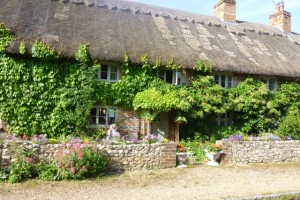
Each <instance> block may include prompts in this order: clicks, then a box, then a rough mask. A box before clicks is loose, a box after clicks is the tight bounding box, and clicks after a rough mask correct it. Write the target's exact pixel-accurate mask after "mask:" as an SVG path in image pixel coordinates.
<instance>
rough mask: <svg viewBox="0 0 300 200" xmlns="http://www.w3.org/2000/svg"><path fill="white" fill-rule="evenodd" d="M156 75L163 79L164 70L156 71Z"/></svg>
mask: <svg viewBox="0 0 300 200" xmlns="http://www.w3.org/2000/svg"><path fill="white" fill-rule="evenodd" d="M157 76H158V78H160V79H161V80H165V72H164V71H158V73H157Z"/></svg>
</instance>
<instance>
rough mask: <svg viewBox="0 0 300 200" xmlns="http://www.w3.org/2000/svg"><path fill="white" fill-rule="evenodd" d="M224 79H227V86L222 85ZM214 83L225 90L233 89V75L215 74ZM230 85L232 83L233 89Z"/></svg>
mask: <svg viewBox="0 0 300 200" xmlns="http://www.w3.org/2000/svg"><path fill="white" fill-rule="evenodd" d="M223 77H224V78H225V85H223V84H222V78H223ZM230 79H231V81H230ZM214 81H215V83H216V84H218V85H220V86H221V87H223V88H233V87H234V80H233V75H228V74H214ZM229 83H231V87H229Z"/></svg>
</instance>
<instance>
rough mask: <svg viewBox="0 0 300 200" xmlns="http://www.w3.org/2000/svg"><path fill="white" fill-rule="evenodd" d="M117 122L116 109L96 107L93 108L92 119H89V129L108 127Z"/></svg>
mask: <svg viewBox="0 0 300 200" xmlns="http://www.w3.org/2000/svg"><path fill="white" fill-rule="evenodd" d="M115 122H116V109H115V108H107V107H99V106H96V107H94V108H92V110H91V114H90V118H89V127H91V128H93V127H98V126H108V125H110V124H114V123H115Z"/></svg>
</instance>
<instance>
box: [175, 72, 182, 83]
mask: <svg viewBox="0 0 300 200" xmlns="http://www.w3.org/2000/svg"><path fill="white" fill-rule="evenodd" d="M181 80H182V74H181V72H176V85H181V84H182V83H181Z"/></svg>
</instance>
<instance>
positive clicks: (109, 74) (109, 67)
mask: <svg viewBox="0 0 300 200" xmlns="http://www.w3.org/2000/svg"><path fill="white" fill-rule="evenodd" d="M102 66H107V78H106V79H102V78H101V74H102V71H101V69H102ZM112 67H116V68H117V79H116V80H111V74H112V71H111V70H112ZM96 75H97V80H98V81H105V82H110V83H115V82H118V81H119V80H120V66H119V65H114V64H102V65H101V67H100V68H99V69H98V71H97V74H96Z"/></svg>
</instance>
